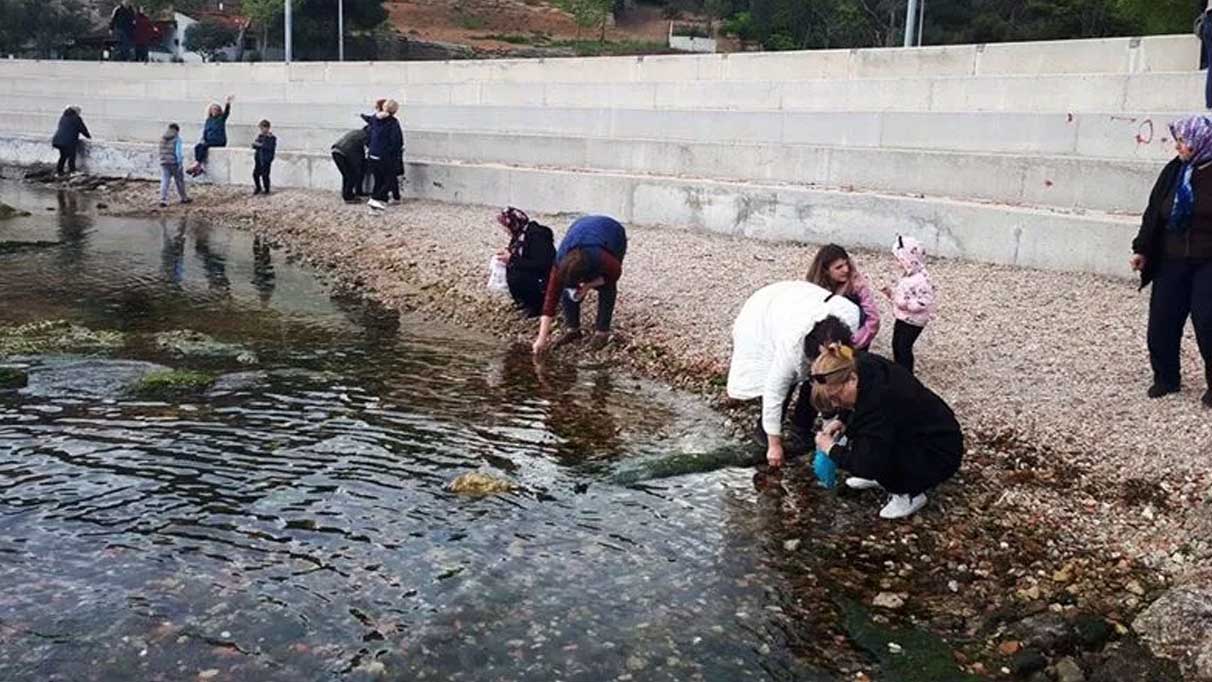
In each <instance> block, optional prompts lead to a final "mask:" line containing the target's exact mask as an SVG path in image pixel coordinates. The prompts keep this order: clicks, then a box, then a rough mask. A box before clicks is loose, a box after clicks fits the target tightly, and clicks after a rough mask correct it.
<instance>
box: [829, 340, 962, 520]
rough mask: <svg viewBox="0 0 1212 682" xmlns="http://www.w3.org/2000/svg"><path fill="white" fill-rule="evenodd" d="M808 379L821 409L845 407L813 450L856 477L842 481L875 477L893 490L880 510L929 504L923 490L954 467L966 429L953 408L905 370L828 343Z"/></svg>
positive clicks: (860, 483)
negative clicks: (841, 419)
mask: <svg viewBox="0 0 1212 682" xmlns="http://www.w3.org/2000/svg"><path fill="white" fill-rule="evenodd" d="M811 378H812V383H813V386H812V398H813V403H814V404H815V405H817V406H818V407H819V408H821V411H822V413H829V412H833V413H837V412H839V411H843V412H846V411H848V412H849V414H848V416H846V417H845V420H844V423H843V422H842V421H838V420H834V421H832V422H829V423H828V424H826V426H825V428H823V429H822V430H821V432H820V433H819V434H817V437H816V447H817V449H818V450H820V451H821V452H823V453H825V454H826V455H827V456H828V457H829V459H831V460H833V462H834V463H835V464H836V465H837V466H839V467H841V468H842V469H845V470H846V471H849V472H850V473H852V474H854V475H855V476H857V477H860V478H858V479H850V480H847V481H846V483H847V485H849V486H851V487H856V488H862V487H869V486H868V485H865V484H868V483H870V484H871V485H874V484H879V485H880V486H882V487H883V488H884V489H885V490H887V491H888V492H890V493H892V499H891V500H889V502H888V504H887V505H885V506H884V508H883V509H881V510H880V516H881V517H883V518H885V519H899V518H903V517H906V516H909V515H911V514H913V513H914V512H916V511H918V510H919V509H921V508H922V507H924V506H925V505H926V491H927V490H929V489H931V488H933V487H935V486H937V485H938V484H940V483H942V482H943V481H946V480H947V479H949V478H951V477H952V476H954V475H955V472H956V471H959V467H960V461H961V460H962V459H963V457H964V436H963V433H962V432H961V431H960V425H959V422H958V421H956V419H955V413H953V412H952V411H951V408H950V407H949V406H948V405H947V403H945V402H943V399H942V398H940V397H938V396H937V395H936V394H935V393H934V392H933V391H931V390H930V389H928V388H926V387H925V386H924V385H922V383H921V382H920V381H918V380H917V378H916V377H914V376H913V374H911V373H910V372H909V370H907V369H905V368H904V367H901V366H900V365H897V364H895V363H893V362H892V361H890V360H887V359H885V358H882V357H880V356H878V355H872V354H871V353H858V352H856V351H855V350H854V349H852V348H850V347H849V346H843V345H841V344H838V343H833V344H830V345H829V346H828V347H827V348H826V349H825V352H823V353H821V354H820V356H819V357H817V359H816V361H814V362H813V363H812V374H811ZM843 432H844V433H845V439H843V438H842V433H843Z"/></svg>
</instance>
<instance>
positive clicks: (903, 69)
mask: <svg viewBox="0 0 1212 682" xmlns="http://www.w3.org/2000/svg"><path fill="white" fill-rule="evenodd" d="M1198 62H1199V42H1198V41H1197V40H1196V39H1195V38H1194V37H1193V36H1186V35H1178V36H1151V37H1146V38H1106V39H1098V40H1067V41H1050V42H1034V43H997V44H989V45H950V46H939V47H923V48H913V49H911V50H904V49H900V48H887V49H863V50H814V51H804V52H761V53H741V54H714V55H650V56H642V57H605V58H567V59H500V60H486V61H475V60H459V61H445V62H384V63H374V62H343V63H323V62H297V63H294V64H290V65H286V64H279V63H258V64H148V65H139V66H138V67H136V68H138V69H140V70H139V71H132V70H131V65H126V64H120V63H112V62H111V63H97V64H95V65H93V66H86V65H87V64H88V63H85V62H53V61H49V62H48V61H35V60H0V79H3V78H6V77H15V76H23V75H36V76H38V77H44V78H78V77H80V74H81V73H82V69H85V68H88V69H89V70H90V73H91V74H93V75H95V76H96V77H97V78H98V79H99V80H100V81H103V82H111V83H112V82H116V81H120V80H137V79H152V78H168V79H173V80H182V81H201V80H219V81H228V82H233V83H235V82H245V83H247V82H261V83H279V82H287V81H289V82H312V83H374V84H392V83H395V84H400V85H416V84H421V83H473V82H497V83H528V82H588V83H607V82H613V83H628V82H631V83H637V82H667V81H694V80H705V81H746V80H749V81H752V80H768V81H778V82H782V81H801V80H816V79H829V80H838V79H867V78H902V77H915V76H936V77H942V76H999V75H1042V74H1075V73H1084V74H1139V73H1163V72H1175V71H1195V70H1196V69H1197V68H1198V67H1199V64H1198ZM94 67H95V68H94ZM132 74H137V75H132Z"/></svg>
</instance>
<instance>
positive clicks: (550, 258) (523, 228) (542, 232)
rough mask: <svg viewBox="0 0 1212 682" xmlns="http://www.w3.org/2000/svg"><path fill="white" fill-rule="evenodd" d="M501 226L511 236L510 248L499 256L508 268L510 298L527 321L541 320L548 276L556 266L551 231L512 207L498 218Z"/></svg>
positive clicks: (506, 274)
mask: <svg viewBox="0 0 1212 682" xmlns="http://www.w3.org/2000/svg"><path fill="white" fill-rule="evenodd" d="M497 222H498V223H500V224H501V226H502V227H504V228H505V231H506V232H507V233H509V246H507V247H505V248H504V249H502V250H501V251H499V252H498V253H497V260H499V261H501V262H502V263H504V264H505V280H506V282H508V283H509V295H510V296H512V297H513V302H514V304H515V305H517V307H518V308H520V309H521V310H523V311H525V313H526V316H527V317H538V316H539V315H540V314H541V313H542V312H543V294H544V292H545V291H546V289H547V276H548V274H549V273H550V272H551V265H552V263H553V262H555V255H556V249H555V238H554V236H553V235H552V233H551V228H549V227H546V226H544V225H540V224H539V223H537V222H535V221H533V220H531V219H530V216H528V215H526V214H525V213H524V212H522V211H521V210H519V209H516V208H513V207H512V206H510V207H509V208H506V209H505V210H504V211H501V213H500V214H499V215H497Z"/></svg>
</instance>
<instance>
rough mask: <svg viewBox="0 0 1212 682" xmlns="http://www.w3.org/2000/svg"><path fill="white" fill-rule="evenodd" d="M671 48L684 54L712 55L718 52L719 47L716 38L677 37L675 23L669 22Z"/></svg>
mask: <svg viewBox="0 0 1212 682" xmlns="http://www.w3.org/2000/svg"><path fill="white" fill-rule="evenodd" d="M669 47H670V48H672V49H674V50H681V51H683V52H705V53H708V54H711V53H714V52H715V51H716V47H717V46H716V42H715V39H714V38H707V37H696V36H692V35H690V36H684V35H676V34H675V28H674V23H673V22H672V21H671V22H669Z"/></svg>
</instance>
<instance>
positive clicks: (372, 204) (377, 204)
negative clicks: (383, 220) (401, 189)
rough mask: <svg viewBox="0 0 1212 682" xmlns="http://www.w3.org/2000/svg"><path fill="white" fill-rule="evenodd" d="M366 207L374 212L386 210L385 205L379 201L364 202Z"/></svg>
mask: <svg viewBox="0 0 1212 682" xmlns="http://www.w3.org/2000/svg"><path fill="white" fill-rule="evenodd" d="M366 205H367V206H369V207H371V208H373V209H375V210H376V211H382V210H385V209H386V208H387V204H385V203H383V202H382V201H379V200H378V199H371V200H370V201H368V202H366Z"/></svg>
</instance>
